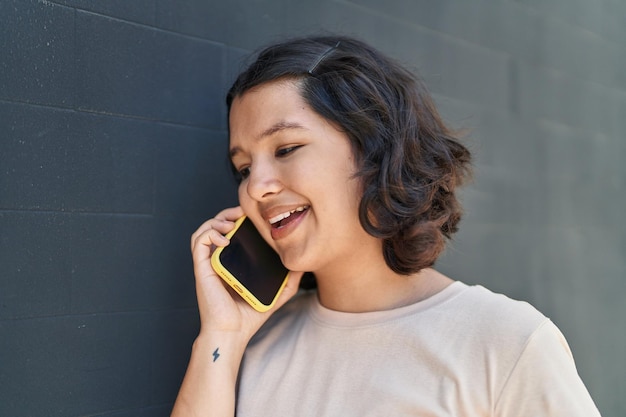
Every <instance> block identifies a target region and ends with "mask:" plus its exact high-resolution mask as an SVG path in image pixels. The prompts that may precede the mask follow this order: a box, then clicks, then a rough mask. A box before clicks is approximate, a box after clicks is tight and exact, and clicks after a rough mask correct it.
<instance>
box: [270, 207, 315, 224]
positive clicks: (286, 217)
mask: <svg viewBox="0 0 626 417" xmlns="http://www.w3.org/2000/svg"><path fill="white" fill-rule="evenodd" d="M308 209H309V206H300V207H297V208H295V209H293V210H290V211H286V212H284V213H281V214H279V215H277V216H274V217H272V218H271V219H270V220H269V222H270V225H271V226H272V227H273V228H280V227H283V226H286V225H287V224H289V223H291V222H292V221H294V220H296V219H297V218H298V217H300V216H301V215H302V214H303V213H304V212H305V211H306V210H308Z"/></svg>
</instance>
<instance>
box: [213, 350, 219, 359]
mask: <svg viewBox="0 0 626 417" xmlns="http://www.w3.org/2000/svg"><path fill="white" fill-rule="evenodd" d="M219 350H220V348H215V352H213V362H215V361H216V360H217V358H219V357H220V353H219Z"/></svg>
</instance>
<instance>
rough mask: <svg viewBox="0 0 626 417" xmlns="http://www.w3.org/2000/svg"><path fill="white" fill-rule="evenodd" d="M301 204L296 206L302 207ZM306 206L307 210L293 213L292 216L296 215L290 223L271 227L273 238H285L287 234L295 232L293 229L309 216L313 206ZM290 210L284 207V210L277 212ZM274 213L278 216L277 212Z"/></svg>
mask: <svg viewBox="0 0 626 417" xmlns="http://www.w3.org/2000/svg"><path fill="white" fill-rule="evenodd" d="M301 206H302V205H299V206H296V207H301ZM296 207H294V208H291V209H290V210H294V209H295V208H296ZM306 207H307V209H306V210H304V211H300V212H296V213H294V214H292V216H295V218H294V219H293V220H292V221H290V222H289V223H287V224H286V225H284V226H280V227H271V228H270V233H271V235H272V239H274V240H280V239H284V238H286V237H287V236H289V235H290V234H291V233H293V231H294V230H295V229H296V228H297V227H298V226H299V225H300V223H301V222H302V221H303V220H304V219H305V218H306V217H307V216H308V214H309V210H310V209H311V208H310V206H306ZM290 210H284V209H282V210H278V211H277V212H278V214H280V213H285V212H286V211H290ZM266 215H267V214H266ZM274 215H275V216H276V215H277V214H274ZM264 217H265V216H264ZM268 218H271V217H268Z"/></svg>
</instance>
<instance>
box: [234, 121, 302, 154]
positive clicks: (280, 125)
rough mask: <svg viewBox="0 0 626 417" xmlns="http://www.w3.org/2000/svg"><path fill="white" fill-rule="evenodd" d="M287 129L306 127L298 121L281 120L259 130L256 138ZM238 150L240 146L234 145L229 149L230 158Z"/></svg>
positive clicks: (259, 138)
mask: <svg viewBox="0 0 626 417" xmlns="http://www.w3.org/2000/svg"><path fill="white" fill-rule="evenodd" d="M289 129H305V130H306V128H305V127H304V126H302V125H301V124H299V123H296V122H288V121H286V120H281V121H279V122H277V123H274V124H273V125H272V126H270V127H269V128H267V129H265V130H264V131H263V132H261V134H260V135H259V136H258V137H257V138H256V140H257V141H260V140H262V139H264V138H266V137H269V136H272V135H275V134H276V133H278V132H282V131H284V130H289ZM239 152H241V148H240V147H239V146H235V147H233V148H231V149H230V151H229V152H228V154H229V155H230V158H231V159H232V158H233V157H234V156H235V155H237V154H238V153H239Z"/></svg>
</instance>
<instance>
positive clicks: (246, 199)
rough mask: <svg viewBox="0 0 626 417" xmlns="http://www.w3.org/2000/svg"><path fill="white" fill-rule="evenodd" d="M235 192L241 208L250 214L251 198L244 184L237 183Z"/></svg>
mask: <svg viewBox="0 0 626 417" xmlns="http://www.w3.org/2000/svg"><path fill="white" fill-rule="evenodd" d="M237 194H238V197H239V205H240V206H241V208H242V209H243V212H244V213H245V214H246V215H248V216H249V215H250V214H251V211H252V207H253V204H252V199H251V198H250V196H249V195H248V191H247V189H246V186H245V184H243V183H242V184H240V185H239V188H238V189H237Z"/></svg>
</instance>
